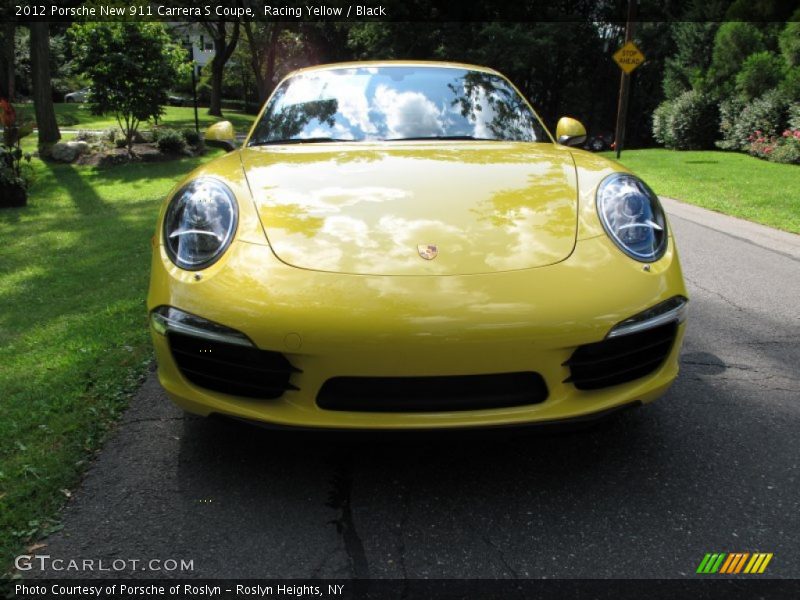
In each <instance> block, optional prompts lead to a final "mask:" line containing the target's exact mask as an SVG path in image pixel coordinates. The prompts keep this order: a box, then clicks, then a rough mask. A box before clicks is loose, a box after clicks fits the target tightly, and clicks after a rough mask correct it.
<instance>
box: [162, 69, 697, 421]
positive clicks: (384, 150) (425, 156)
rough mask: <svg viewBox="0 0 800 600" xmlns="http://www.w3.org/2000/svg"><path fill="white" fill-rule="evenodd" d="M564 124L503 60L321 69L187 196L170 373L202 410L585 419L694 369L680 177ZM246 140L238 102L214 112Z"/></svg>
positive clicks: (167, 343)
mask: <svg viewBox="0 0 800 600" xmlns="http://www.w3.org/2000/svg"><path fill="white" fill-rule="evenodd" d="M585 135H586V132H585V130H584V128H583V126H582V125H581V124H580V123H579V122H577V121H575V120H574V119H568V118H563V119H561V121H559V123H558V127H557V129H556V139H553V137H552V136H551V135H550V134H549V133H548V131H547V129H546V128H545V127H544V125H543V124H542V122H541V120H540V119H539V117H538V116H537V114H536V112H535V111H534V110H533V108H532V107H531V106H530V105H529V104H528V102H527V101H526V100H525V99H524V98H523V96H522V95H521V94H520V93H519V91H518V90H517V89H516V88H515V87H514V86H513V85H512V84H511V83H509V81H508V80H507V79H505V78H504V77H503V76H502V75H500V74H499V73H497V72H496V71H493V70H491V69H487V68H483V67H476V66H470V65H462V64H453V63H435V62H364V63H348V64H337V65H327V66H321V67H314V68H310V69H303V70H300V71H297V72H295V73H293V74H291V75H290V76H288V77H287V78H286V79H284V80H283V81H282V82H281V83H280V84H279V85H278V87H277V88H276V90H275V92H274V93H273V94H272V97H271V98H270V99H269V101H268V102H267V103H266V106H265V107H264V108H263V110H262V112H261V114H260V115H259V117H258V119H257V120H256V122H255V125H254V126H253V128H252V130H251V131H250V134H249V136H248V137H247V139H246V140H245V141H244V144H243V146H242V147H241V148H240V149H233V150H232V151H231V152H229V153H227V154H226V155H224V156H222V157H220V158H218V159H216V160H213V161H211V162H209V163H208V164H206V165H204V166H202V167H200V168H198V169H197V170H195V171H194V172H193V173H191V174H190V175H189V176H188V177H186V179H184V180H183V181H182V182H180V183H179V184H178V185H177V186H176V187H175V189H174V190H173V191H172V193H170V195H169V196H168V198H167V199H166V201H165V203H164V206H163V208H162V210H161V213H160V215H159V219H158V230H157V234H156V236H155V237H154V252H153V263H152V278H151V282H150V292H149V296H148V309H149V311H150V324H151V329H152V336H153V342H154V345H155V350H156V355H157V358H158V375H159V379H160V381H161V384H162V385H163V387H164V389H165V390H166V392H167V394H168V395H169V397H170V398H171V399H172V400H174V401H175V402H176V403H177V404H178V405H180V406H181V407H183V408H184V409H185V410H187V411H189V412H192V413H197V414H201V415H211V414H218V415H227V416H232V417H237V418H241V419H246V420H251V421H256V422H260V423H262V424H269V425H275V426H284V427H304V428H337V429H338V428H344V429H348V428H349V429H428V428H462V427H463V428H468V427H482V426H502V425H521V424H528V423H534V422H535V423H540V422H561V421H564V420H572V419H577V420H583V419H585V418H588V417H593V416H601V415H606V414H608V413H610V412H614V411H616V410H618V409H620V408H623V407H627V406H631V405H636V404H640V403H647V402H650V401H651V400H654V399H655V398H657V397H658V396H659V395H661V394H662V393H663V392H664V391H665V390H666V389H667V387H668V386H669V385H670V383H671V382H672V381H673V380H674V379H675V377H676V376H677V374H678V352H679V349H680V345H681V340H682V337H683V332H684V327H685V324H684V313H685V309H686V303H687V294H686V289H685V287H684V282H683V276H682V274H681V268H680V265H679V263H678V254H677V251H676V249H675V243H674V240H673V238H672V235H671V233H670V229H669V227H668V224H667V220H666V217H665V215H664V211H663V210H662V208H661V206H660V204H659V201H658V198H657V197H656V195H655V194H654V193H653V192H652V191H651V190H650V188H649V187H647V185H645V184H644V183H643V182H642V181H641V180H640V179H638V178H637V177H636V176H634V175H632V174H631V173H630V172H628V171H627V170H625V168H624V167H622V166H620V165H619V164H617V163H614V162H611V161H608V160H606V159H603V158H600V157H598V156H595V155H592V154H590V153H588V152H585V151H582V150H576V149H574V148H572V146H574V145H578V144H581V143H583V141H584V138H585ZM206 140H207V141H208V142H211V143H218V144H229V145H230V146H232V147H233V146H234V140H235V137H234V133H233V128H232V127H231V125H230V123H227V122H223V123H218V124H216V125H214V126H213V127H211V128H210V129H209V131H208V132H207V134H206Z"/></svg>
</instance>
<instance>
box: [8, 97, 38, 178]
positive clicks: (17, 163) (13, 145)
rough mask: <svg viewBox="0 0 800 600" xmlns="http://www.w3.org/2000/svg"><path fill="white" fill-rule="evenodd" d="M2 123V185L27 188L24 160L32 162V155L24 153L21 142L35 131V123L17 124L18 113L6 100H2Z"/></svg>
mask: <svg viewBox="0 0 800 600" xmlns="http://www.w3.org/2000/svg"><path fill="white" fill-rule="evenodd" d="M0 123H2V124H3V143H2V144H0V184H3V185H12V186H17V187H21V188H26V187H27V186H28V183H29V177H26V175H27V173H24V172H23V170H22V160H23V158H24V159H25V160H26V161H28V162H30V160H31V155H30V154H24V155H23V153H22V148H20V145H19V141H20V139H22V138H24V137H25V136H26V135H29V134H30V133H31V132H32V131H33V123H23V124H22V125H20V124H19V123H18V122H17V112H16V111H15V110H14V107H13V106H12V105H11V103H10V102H9V101H8V100H6V99H5V98H0Z"/></svg>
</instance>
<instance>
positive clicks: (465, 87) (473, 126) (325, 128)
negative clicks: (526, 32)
mask: <svg viewBox="0 0 800 600" xmlns="http://www.w3.org/2000/svg"><path fill="white" fill-rule="evenodd" d="M420 139H422V140H427V139H449V140H453V139H464V140H471V139H480V140H498V141H499V140H502V141H520V142H549V141H550V140H549V139H548V137H547V135H546V133H545V130H544V128H543V127H542V125H541V123H540V122H539V120H538V118H537V117H536V115H535V114H534V113H533V112H532V111H531V109H530V108H529V107H528V105H527V104H526V103H525V101H524V100H523V99H522V97H521V96H520V95H519V94H518V93H517V92H516V91H515V90H514V88H513V87H511V86H510V85H509V84H508V82H507V81H506V80H505V79H503V78H502V77H500V76H498V75H494V74H492V73H486V72H483V71H475V70H470V69H463V68H450V67H411V66H382V67H366V66H365V67H357V68H347V67H342V68H334V69H328V70H324V71H309V72H306V73H300V74H298V75H295V76H294V77H291V78H289V79H287V80H286V81H284V82H283V83H282V84H281V86H280V87H279V88H278V89H277V90H276V91H275V94H274V95H273V96H272V99H271V100H270V103H269V106H267V109H266V110H265V111H264V114H263V116H262V117H261V119H260V120H259V122H258V125H257V126H256V128H255V130H254V132H253V135H252V137H251V139H250V143H249V145H251V146H257V145H264V144H281V143H302V142H309V143H310V142H330V141H397V140H420Z"/></svg>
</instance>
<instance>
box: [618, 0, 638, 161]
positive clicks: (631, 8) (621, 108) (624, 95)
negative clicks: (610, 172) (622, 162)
mask: <svg viewBox="0 0 800 600" xmlns="http://www.w3.org/2000/svg"><path fill="white" fill-rule="evenodd" d="M637 1H638V0H628V20H627V22H626V24H625V43H626V44H627V43H628V42H630V41H631V38H633V27H634V22H633V19H634V18H635V17H636V3H637ZM630 87H631V76H630V74H628V73H626V72H625V71H622V76H621V78H620V82H619V99H618V101H617V127H616V130H615V132H614V144H615V150H616V151H617V159H619V156H620V153H621V152H622V145H623V142H624V139H625V118H626V116H627V114H628V94H629V93H630Z"/></svg>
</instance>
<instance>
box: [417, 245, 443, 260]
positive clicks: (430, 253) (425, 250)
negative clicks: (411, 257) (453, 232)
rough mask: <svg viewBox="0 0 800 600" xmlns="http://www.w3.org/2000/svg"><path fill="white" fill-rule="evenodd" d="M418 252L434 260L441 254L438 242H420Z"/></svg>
mask: <svg viewBox="0 0 800 600" xmlns="http://www.w3.org/2000/svg"><path fill="white" fill-rule="evenodd" d="M417 252H419V255H420V256H421V257H422V258H424V259H425V260H433V259H434V258H436V257H437V256H438V254H439V247H438V246H437V245H436V244H418V245H417Z"/></svg>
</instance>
